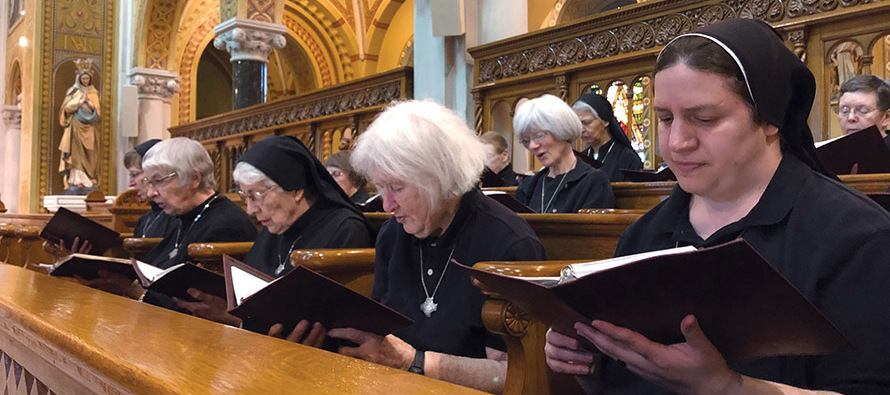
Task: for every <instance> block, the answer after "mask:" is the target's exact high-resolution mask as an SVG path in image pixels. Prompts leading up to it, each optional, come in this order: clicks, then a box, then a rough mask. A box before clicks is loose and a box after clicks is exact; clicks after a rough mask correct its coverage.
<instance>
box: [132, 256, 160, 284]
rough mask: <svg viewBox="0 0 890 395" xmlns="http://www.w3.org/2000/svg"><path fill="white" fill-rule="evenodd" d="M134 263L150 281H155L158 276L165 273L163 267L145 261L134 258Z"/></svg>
mask: <svg viewBox="0 0 890 395" xmlns="http://www.w3.org/2000/svg"><path fill="white" fill-rule="evenodd" d="M133 264H134V266H135V267H136V268H138V269H137V270H139V271H140V272H142V275H143V276H145V278H146V279H148V281H150V282H155V281H156V280H157V279H158V278H160V277H161V274H162V273H164V269H161V268H159V267H157V266H153V265H149V264H147V263H145V262H142V261H138V260H135V259H134V260H133Z"/></svg>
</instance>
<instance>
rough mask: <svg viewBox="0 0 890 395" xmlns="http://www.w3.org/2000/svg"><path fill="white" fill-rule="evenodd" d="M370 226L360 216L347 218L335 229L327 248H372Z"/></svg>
mask: <svg viewBox="0 0 890 395" xmlns="http://www.w3.org/2000/svg"><path fill="white" fill-rule="evenodd" d="M371 246H373V244H372V240H371V236H370V235H369V234H368V227H367V226H365V223H364V222H362V220H360V219H358V218H351V217H350V218H346V219H345V220H344V221H343V222H342V223H341V224H340V226H338V227H337V229H336V230H335V231H334V233H333V234H332V235H331V237H330V239H329V244H328V247H327V248H370V247H371Z"/></svg>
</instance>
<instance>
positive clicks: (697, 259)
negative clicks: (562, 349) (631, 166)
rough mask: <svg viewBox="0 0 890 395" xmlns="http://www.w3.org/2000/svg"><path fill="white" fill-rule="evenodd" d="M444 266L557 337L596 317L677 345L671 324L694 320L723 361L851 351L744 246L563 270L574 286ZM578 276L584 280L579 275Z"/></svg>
mask: <svg viewBox="0 0 890 395" xmlns="http://www.w3.org/2000/svg"><path fill="white" fill-rule="evenodd" d="M453 264H455V265H456V266H458V267H459V268H461V269H463V270H467V271H469V272H470V275H471V276H473V277H474V278H475V279H476V280H478V281H479V282H480V283H482V285H483V286H484V287H485V288H486V289H488V290H490V291H494V292H495V293H497V294H500V295H501V296H502V297H504V298H506V299H507V300H510V301H511V302H513V303H514V304H516V305H517V306H519V307H520V308H522V309H524V310H525V311H527V312H528V313H530V314H531V315H532V316H534V317H536V318H538V319H540V320H541V321H543V322H544V323H545V324H547V325H549V326H551V327H553V328H554V329H555V330H556V331H558V332H560V333H564V334H566V335H573V336H574V335H575V334H576V332H575V329H574V323H575V322H579V321H580V322H587V323H589V322H590V321H592V320H594V319H597V320H604V321H607V322H610V323H612V324H615V325H618V326H622V327H626V328H629V329H632V330H634V331H637V332H639V333H641V334H643V335H644V336H646V337H647V338H649V339H651V340H653V341H657V342H659V343H663V344H673V343H680V342H683V341H684V338H683V335H682V333H681V332H680V321H681V320H682V319H683V317H685V316H686V315H688V314H694V315H695V317H696V318H697V319H698V321H699V323H700V325H701V328H702V330H703V331H704V333H705V335H706V336H707V337H708V339H710V341H711V342H712V343H713V344H714V346H716V347H717V349H718V350H719V351H720V352H721V353H722V354H723V356H724V357H725V358H726V359H727V360H741V359H750V358H759V357H766V356H776V355H805V354H822V353H827V352H831V351H835V350H838V349H841V348H848V347H850V346H851V344H850V342H849V341H848V340H847V339H846V338H845V337H844V335H843V334H841V332H840V331H838V330H837V328H835V327H834V325H832V324H831V322H829V321H828V319H827V318H825V317H824V316H823V315H822V314H821V313H820V312H819V310H817V309H816V308H815V306H813V305H812V304H811V303H810V302H809V301H807V300H806V299H805V298H804V297H803V295H801V294H800V292H798V291H797V290H796V289H795V288H794V286H792V285H791V284H790V283H788V281H787V280H785V278H784V277H782V275H781V274H779V273H778V272H777V271H776V270H775V269H774V268H773V267H772V266H770V265H769V263H767V262H766V260H764V259H763V258H762V257H761V256H760V255H759V254H758V253H757V252H756V251H755V250H754V249H753V248H752V247H751V246H750V245H749V244H748V243H747V242H745V241H744V240H736V241H733V242H729V243H726V244H722V245H719V246H716V247H711V248H704V249H699V250H695V251H685V252H684V251H678V250H666V251H665V252H664V253H661V254H659V253H655V254H650V255H649V256H645V255H644V256H638V257H635V258H631V259H625V261H623V262H620V261H619V262H616V261H612V260H606V261H601V262H600V263H595V262H594V263H590V264H582V265H575V267H573V268H571V269H569V270H571V271H572V272H574V273H575V274H576V275H578V278H577V279H575V280H571V279H570V278H568V280H569V281H565V282H563V283H562V284H559V285H551V286H545V285H540V284H537V283H535V282H534V281H529V280H531V279H529V278H520V277H511V276H505V275H501V274H496V273H490V272H486V271H481V270H477V269H474V268H471V267H467V266H463V265H460V264H456V263H453ZM595 266H602V267H601V268H595ZM582 269H583V270H586V271H589V272H590V273H589V274H587V275H582V271H583V270H582ZM563 271H564V272H565V271H567V269H564V270H563ZM564 274H565V273H564ZM561 277H571V276H566V275H563V276H561Z"/></svg>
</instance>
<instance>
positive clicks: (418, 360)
mask: <svg viewBox="0 0 890 395" xmlns="http://www.w3.org/2000/svg"><path fill="white" fill-rule="evenodd" d="M423 357H424V352H423V351H421V350H417V351H415V352H414V362H411V366H410V367H409V368H408V371H409V372H411V373H417V374H419V375H423V364H424V363H423V362H424V360H423Z"/></svg>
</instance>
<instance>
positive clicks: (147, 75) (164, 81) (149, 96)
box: [129, 67, 179, 144]
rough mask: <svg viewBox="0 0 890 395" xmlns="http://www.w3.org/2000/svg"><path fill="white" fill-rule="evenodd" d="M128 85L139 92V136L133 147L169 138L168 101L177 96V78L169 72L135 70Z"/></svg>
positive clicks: (144, 69)
mask: <svg viewBox="0 0 890 395" xmlns="http://www.w3.org/2000/svg"><path fill="white" fill-rule="evenodd" d="M129 77H130V83H131V84H133V85H135V86H136V87H137V88H139V96H138V99H139V134H138V136H137V137H136V144H139V143H141V142H143V141H146V140H151V139H167V138H170V132H169V131H168V130H167V128H169V127H170V98H172V97H173V95H174V94H176V93H178V92H179V75H178V74H177V73H174V72H172V71H167V70H158V69H146V68H143V67H135V68H133V69H132V70H130V73H129Z"/></svg>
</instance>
